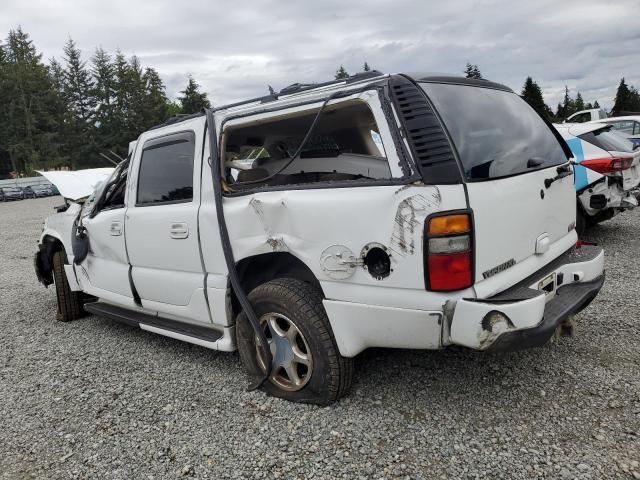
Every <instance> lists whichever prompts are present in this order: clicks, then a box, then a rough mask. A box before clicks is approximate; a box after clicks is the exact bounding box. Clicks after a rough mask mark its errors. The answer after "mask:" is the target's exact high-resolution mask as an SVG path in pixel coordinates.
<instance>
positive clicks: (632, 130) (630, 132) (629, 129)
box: [594, 115, 640, 148]
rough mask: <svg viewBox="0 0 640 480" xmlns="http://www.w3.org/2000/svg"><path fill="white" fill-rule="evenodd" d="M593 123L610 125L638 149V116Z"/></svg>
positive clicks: (639, 131)
mask: <svg viewBox="0 0 640 480" xmlns="http://www.w3.org/2000/svg"><path fill="white" fill-rule="evenodd" d="M594 121H596V122H598V123H606V124H607V125H611V126H612V127H613V128H614V129H616V130H617V131H618V132H620V133H622V134H623V135H624V136H625V137H627V138H628V139H629V141H630V142H631V143H633V145H634V146H635V147H636V148H640V115H625V116H621V117H610V118H607V119H605V120H594Z"/></svg>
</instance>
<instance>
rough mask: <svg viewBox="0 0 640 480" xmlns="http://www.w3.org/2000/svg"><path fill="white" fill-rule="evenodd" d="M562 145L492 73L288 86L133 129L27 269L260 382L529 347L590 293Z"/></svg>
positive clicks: (591, 271) (279, 386)
mask: <svg viewBox="0 0 640 480" xmlns="http://www.w3.org/2000/svg"><path fill="white" fill-rule="evenodd" d="M569 157H570V151H569V150H568V148H567V146H566V144H565V143H564V141H563V140H562V139H561V138H560V137H559V136H558V134H557V132H556V131H555V130H554V129H553V128H552V127H551V125H549V124H548V123H547V122H546V121H545V120H544V119H543V118H542V117H541V116H540V115H538V114H537V113H536V112H535V111H534V110H533V109H532V108H531V107H529V106H528V105H527V103H525V102H524V101H523V100H522V99H521V98H520V97H519V96H518V95H516V94H515V93H513V92H512V91H511V90H510V89H508V88H507V87H504V86H502V85H499V84H496V83H492V82H489V81H486V80H470V79H464V78H456V77H447V76H434V75H424V74H414V75H404V74H403V75H383V74H381V73H379V72H369V73H368V74H361V75H357V76H354V77H350V78H348V79H346V80H339V81H333V82H327V83H324V84H313V85H304V84H294V85H292V86H290V87H287V88H285V89H283V90H282V91H280V92H278V93H272V94H271V95H268V96H265V97H262V98H257V99H253V100H248V101H246V102H241V103H237V104H233V105H227V106H224V107H218V108H215V109H211V110H207V111H204V112H202V114H196V115H192V116H185V117H179V118H174V119H171V120H169V121H167V122H166V123H165V124H164V125H161V126H159V127H156V128H153V129H151V130H149V131H147V132H144V133H143V134H142V135H140V137H139V138H138V139H137V140H136V141H135V142H132V143H131V145H130V148H129V156H128V158H127V159H126V160H125V161H123V162H122V163H121V164H120V165H119V166H118V167H117V168H116V169H115V170H114V171H113V173H112V175H111V177H110V178H109V179H108V180H107V181H105V182H104V183H103V184H102V185H101V186H100V187H98V188H97V189H96V191H95V193H94V194H93V195H91V196H89V197H88V198H87V199H85V201H84V202H83V201H76V202H68V208H66V210H65V209H64V208H60V209H59V210H61V211H60V212H59V213H57V214H55V215H52V216H51V217H49V218H48V219H47V220H46V221H45V224H44V230H43V232H42V236H41V238H40V244H39V251H38V253H37V254H36V257H35V265H36V273H37V275H38V278H39V279H40V281H41V282H42V283H43V284H44V285H50V284H54V283H55V286H56V293H57V299H58V312H57V318H58V320H61V321H68V320H73V319H76V318H79V317H81V316H82V315H83V314H84V313H85V312H91V313H94V314H96V315H99V316H102V317H108V318H111V319H115V320H119V321H123V322H127V323H130V324H133V325H136V326H139V327H140V328H142V329H144V330H148V331H150V332H155V333H158V334H162V335H166V336H168V337H172V338H176V339H179V340H184V341H187V342H191V343H194V344H197V345H201V346H203V347H206V348H211V349H215V350H224V351H233V350H236V349H237V350H238V351H239V353H240V358H241V360H242V363H243V364H244V366H245V367H246V369H247V371H248V373H249V377H250V380H251V387H252V388H262V389H264V390H265V391H266V392H267V393H269V394H272V395H276V396H279V397H282V398H286V399H290V400H294V401H303V402H311V403H317V404H328V403H331V402H333V401H335V400H336V399H338V398H339V397H340V396H342V395H343V394H345V393H346V392H347V390H348V388H349V385H350V383H351V378H352V372H353V366H352V359H353V357H355V356H356V355H358V354H359V353H360V352H362V351H363V350H365V349H366V348H369V347H389V348H413V349H441V348H446V347H447V346H450V345H458V346H463V347H467V348H470V349H475V350H484V351H506V350H514V349H521V348H527V347H536V346H540V345H543V344H544V343H546V342H547V341H548V340H549V339H550V338H551V337H552V335H553V334H554V333H555V332H556V330H558V329H561V328H562V327H563V325H566V324H567V322H568V321H570V318H571V317H572V315H574V314H575V313H577V312H579V311H580V310H581V309H583V308H585V307H586V306H587V305H588V304H589V303H590V302H591V301H592V300H593V298H594V297H595V296H596V295H597V293H598V291H599V290H600V288H601V286H602V284H603V281H604V273H603V263H604V256H603V251H602V249H601V248H600V247H598V246H595V245H587V244H583V243H581V242H579V241H578V238H577V235H576V231H575V218H576V210H575V209H576V201H575V190H574V186H573V171H572V168H571V164H570V161H569ZM61 190H62V189H61ZM62 210H64V211H62Z"/></svg>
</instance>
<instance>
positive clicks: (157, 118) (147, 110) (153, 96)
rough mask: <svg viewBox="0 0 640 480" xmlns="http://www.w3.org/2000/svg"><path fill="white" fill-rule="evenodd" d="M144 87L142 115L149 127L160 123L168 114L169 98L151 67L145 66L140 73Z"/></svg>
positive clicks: (160, 80) (156, 73)
mask: <svg viewBox="0 0 640 480" xmlns="http://www.w3.org/2000/svg"><path fill="white" fill-rule="evenodd" d="M142 81H143V83H144V88H145V98H144V105H143V117H144V123H145V127H146V128H149V127H152V126H154V125H157V124H159V123H162V122H163V121H164V120H166V119H167V117H168V116H169V100H168V99H167V94H166V93H165V86H164V83H163V82H162V79H161V78H160V75H158V72H156V71H155V70H154V69H153V68H149V67H148V68H146V69H145V71H144V74H143V75H142Z"/></svg>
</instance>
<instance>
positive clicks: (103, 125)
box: [91, 48, 117, 153]
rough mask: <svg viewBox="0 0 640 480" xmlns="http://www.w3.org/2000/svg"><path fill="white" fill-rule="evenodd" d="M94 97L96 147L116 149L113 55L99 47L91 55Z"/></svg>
mask: <svg viewBox="0 0 640 480" xmlns="http://www.w3.org/2000/svg"><path fill="white" fill-rule="evenodd" d="M91 74H92V76H93V97H94V98H95V101H96V111H95V129H96V141H95V147H96V152H97V153H104V152H105V151H106V150H114V149H116V138H117V130H116V128H117V127H116V124H115V122H114V120H115V119H114V114H115V108H116V107H115V104H114V102H115V95H116V77H115V71H114V65H113V62H112V59H111V56H110V55H109V54H108V53H107V52H106V51H104V50H103V49H102V48H97V49H96V51H95V53H94V54H93V56H92V57H91Z"/></svg>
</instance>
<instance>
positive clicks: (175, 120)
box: [149, 112, 204, 130]
mask: <svg viewBox="0 0 640 480" xmlns="http://www.w3.org/2000/svg"><path fill="white" fill-rule="evenodd" d="M203 115H204V112H197V113H188V114H187V113H178V114H177V115H174V116H173V117H169V118H167V119H166V120H165V121H164V122H163V123H161V124H159V125H155V126H153V127H151V128H150V129H149V130H155V129H156V128H162V127H166V126H167V125H173V124H174V123H180V122H184V121H186V120H191V119H192V118H198V117H201V116H203Z"/></svg>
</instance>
